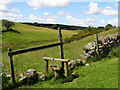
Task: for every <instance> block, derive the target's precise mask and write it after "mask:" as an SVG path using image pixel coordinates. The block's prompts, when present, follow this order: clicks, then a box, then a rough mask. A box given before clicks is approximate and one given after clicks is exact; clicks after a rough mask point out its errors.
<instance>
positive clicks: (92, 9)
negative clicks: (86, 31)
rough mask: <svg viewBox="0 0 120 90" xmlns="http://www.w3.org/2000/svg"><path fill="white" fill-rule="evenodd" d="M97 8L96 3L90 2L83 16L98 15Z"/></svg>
mask: <svg viewBox="0 0 120 90" xmlns="http://www.w3.org/2000/svg"><path fill="white" fill-rule="evenodd" d="M99 10H100V9H99V8H98V4H97V3H93V2H91V3H90V4H89V11H85V12H84V13H85V14H98V13H99Z"/></svg>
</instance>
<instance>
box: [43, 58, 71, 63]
mask: <svg viewBox="0 0 120 90" xmlns="http://www.w3.org/2000/svg"><path fill="white" fill-rule="evenodd" d="M42 59H45V60H54V61H61V62H68V61H70V60H69V59H57V58H50V57H42Z"/></svg>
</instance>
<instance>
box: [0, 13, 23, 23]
mask: <svg viewBox="0 0 120 90" xmlns="http://www.w3.org/2000/svg"><path fill="white" fill-rule="evenodd" d="M0 15H1V16H2V17H0V19H7V20H11V21H19V20H25V19H24V17H23V15H22V14H14V13H11V12H7V13H2V12H0Z"/></svg>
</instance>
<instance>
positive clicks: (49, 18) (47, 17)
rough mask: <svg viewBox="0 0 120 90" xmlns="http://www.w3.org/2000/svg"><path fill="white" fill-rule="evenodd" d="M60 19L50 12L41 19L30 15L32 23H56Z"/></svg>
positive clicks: (45, 13)
mask: <svg viewBox="0 0 120 90" xmlns="http://www.w3.org/2000/svg"><path fill="white" fill-rule="evenodd" d="M58 18H59V17H58V16H56V15H51V14H49V13H48V12H44V13H43V16H41V17H37V16H34V15H33V14H31V15H29V18H28V19H29V20H31V21H32V22H39V23H54V24H55V23H56V19H58Z"/></svg>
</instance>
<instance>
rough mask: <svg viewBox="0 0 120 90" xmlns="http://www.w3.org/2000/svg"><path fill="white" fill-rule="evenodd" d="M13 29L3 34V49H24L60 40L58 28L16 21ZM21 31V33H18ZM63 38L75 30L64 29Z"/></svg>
mask: <svg viewBox="0 0 120 90" xmlns="http://www.w3.org/2000/svg"><path fill="white" fill-rule="evenodd" d="M13 30H14V31H16V32H12V31H11V32H10V31H9V32H5V33H3V35H2V41H3V51H6V50H7V49H8V48H12V49H14V50H15V49H22V48H27V47H31V46H36V45H42V44H46V43H50V42H53V41H58V30H53V29H49V28H43V27H36V26H30V25H25V24H20V23H15V27H13ZM17 32H19V33H17ZM62 33H63V39H64V38H66V37H69V36H72V35H73V34H74V33H76V32H75V31H69V30H62Z"/></svg>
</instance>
